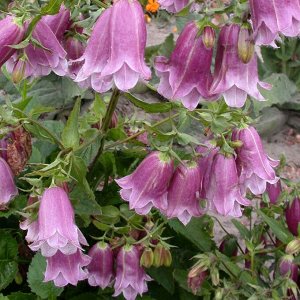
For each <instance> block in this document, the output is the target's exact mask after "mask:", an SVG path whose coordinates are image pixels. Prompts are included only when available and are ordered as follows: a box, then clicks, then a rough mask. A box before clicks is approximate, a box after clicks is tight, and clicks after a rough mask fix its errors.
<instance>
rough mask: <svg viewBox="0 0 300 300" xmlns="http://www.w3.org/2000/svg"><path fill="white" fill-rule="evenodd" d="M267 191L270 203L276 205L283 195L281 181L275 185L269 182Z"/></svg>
mask: <svg viewBox="0 0 300 300" xmlns="http://www.w3.org/2000/svg"><path fill="white" fill-rule="evenodd" d="M266 191H267V193H268V196H269V199H270V202H271V203H272V204H276V202H277V200H278V198H279V196H280V194H281V181H280V180H278V181H277V182H276V183H274V184H270V183H269V182H267V186H266Z"/></svg>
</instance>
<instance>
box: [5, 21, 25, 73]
mask: <svg viewBox="0 0 300 300" xmlns="http://www.w3.org/2000/svg"><path fill="white" fill-rule="evenodd" d="M24 34H25V29H24V27H23V26H21V25H19V24H17V21H16V19H14V17H12V16H7V17H5V18H4V19H3V20H1V21H0V68H1V67H2V65H3V64H4V63H5V62H6V61H7V60H8V59H9V58H10V57H11V56H12V55H13V54H14V53H15V52H16V50H15V49H13V48H11V47H10V46H12V45H17V44H19V43H20V42H21V41H22V39H23V38H24Z"/></svg>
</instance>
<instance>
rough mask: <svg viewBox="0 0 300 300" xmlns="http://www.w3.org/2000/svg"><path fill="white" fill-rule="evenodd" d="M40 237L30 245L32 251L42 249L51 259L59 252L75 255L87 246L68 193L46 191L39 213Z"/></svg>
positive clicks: (60, 189) (53, 189)
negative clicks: (83, 246) (77, 224)
mask: <svg viewBox="0 0 300 300" xmlns="http://www.w3.org/2000/svg"><path fill="white" fill-rule="evenodd" d="M38 227H39V228H38V235H37V238H36V240H35V241H34V242H33V243H32V244H31V245H30V248H31V250H33V251H38V250H39V249H41V252H42V255H43V256H46V257H50V256H53V255H55V253H57V251H58V250H59V251H61V252H62V253H63V254H65V255H70V254H74V253H75V252H76V251H77V249H81V246H80V244H82V245H87V242H86V239H85V238H84V236H83V235H82V233H81V231H80V230H79V229H78V227H77V226H76V224H75V221H74V210H73V207H72V205H71V202H70V200H69V198H68V195H67V193H66V192H65V191H64V189H62V188H60V187H52V188H48V189H46V190H45V192H44V194H43V196H42V199H41V204H40V208H39V213H38Z"/></svg>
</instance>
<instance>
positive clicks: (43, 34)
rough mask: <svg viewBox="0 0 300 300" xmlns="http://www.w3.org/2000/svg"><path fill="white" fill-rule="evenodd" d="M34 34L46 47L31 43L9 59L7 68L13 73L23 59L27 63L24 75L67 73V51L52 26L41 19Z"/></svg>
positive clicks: (60, 74) (36, 75) (62, 74)
mask: <svg viewBox="0 0 300 300" xmlns="http://www.w3.org/2000/svg"><path fill="white" fill-rule="evenodd" d="M32 36H33V38H34V39H36V40H37V41H38V42H39V43H40V44H41V45H42V46H43V47H44V48H45V49H43V48H41V47H38V46H35V45H33V44H32V43H30V44H29V45H28V46H27V47H26V48H24V49H23V50H20V51H19V52H18V53H16V54H15V55H14V56H13V57H12V58H11V59H9V60H8V62H7V64H6V66H7V70H8V71H9V72H10V73H12V72H13V70H14V69H15V66H16V65H18V64H19V62H20V61H22V62H23V63H25V67H24V68H25V70H24V77H29V76H33V77H38V76H46V75H49V74H50V72H51V71H53V72H54V73H56V74H57V75H59V76H64V75H66V73H67V69H68V64H67V60H66V56H67V53H66V52H65V50H64V49H63V48H62V46H61V45H60V43H59V41H58V40H57V38H56V36H55V34H54V33H53V32H52V30H51V29H50V27H49V26H48V25H47V24H46V23H45V22H44V21H42V20H41V21H39V22H38V24H37V25H36V27H35V29H34V31H33V34H32ZM23 51H24V53H23Z"/></svg>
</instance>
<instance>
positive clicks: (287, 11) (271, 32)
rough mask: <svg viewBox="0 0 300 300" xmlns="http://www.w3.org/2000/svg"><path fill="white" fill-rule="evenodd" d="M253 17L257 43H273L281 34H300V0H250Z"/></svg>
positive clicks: (272, 44) (293, 35)
mask: <svg viewBox="0 0 300 300" xmlns="http://www.w3.org/2000/svg"><path fill="white" fill-rule="evenodd" d="M249 4H250V10H251V19H252V24H253V28H254V37H255V43H256V44H257V45H271V46H273V47H276V44H275V43H274V41H275V40H276V39H278V38H279V34H283V35H286V36H289V37H295V36H298V35H299V34H300V3H299V0H287V1H282V0H273V1H267V0H265V1H260V0H250V1H249Z"/></svg>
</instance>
